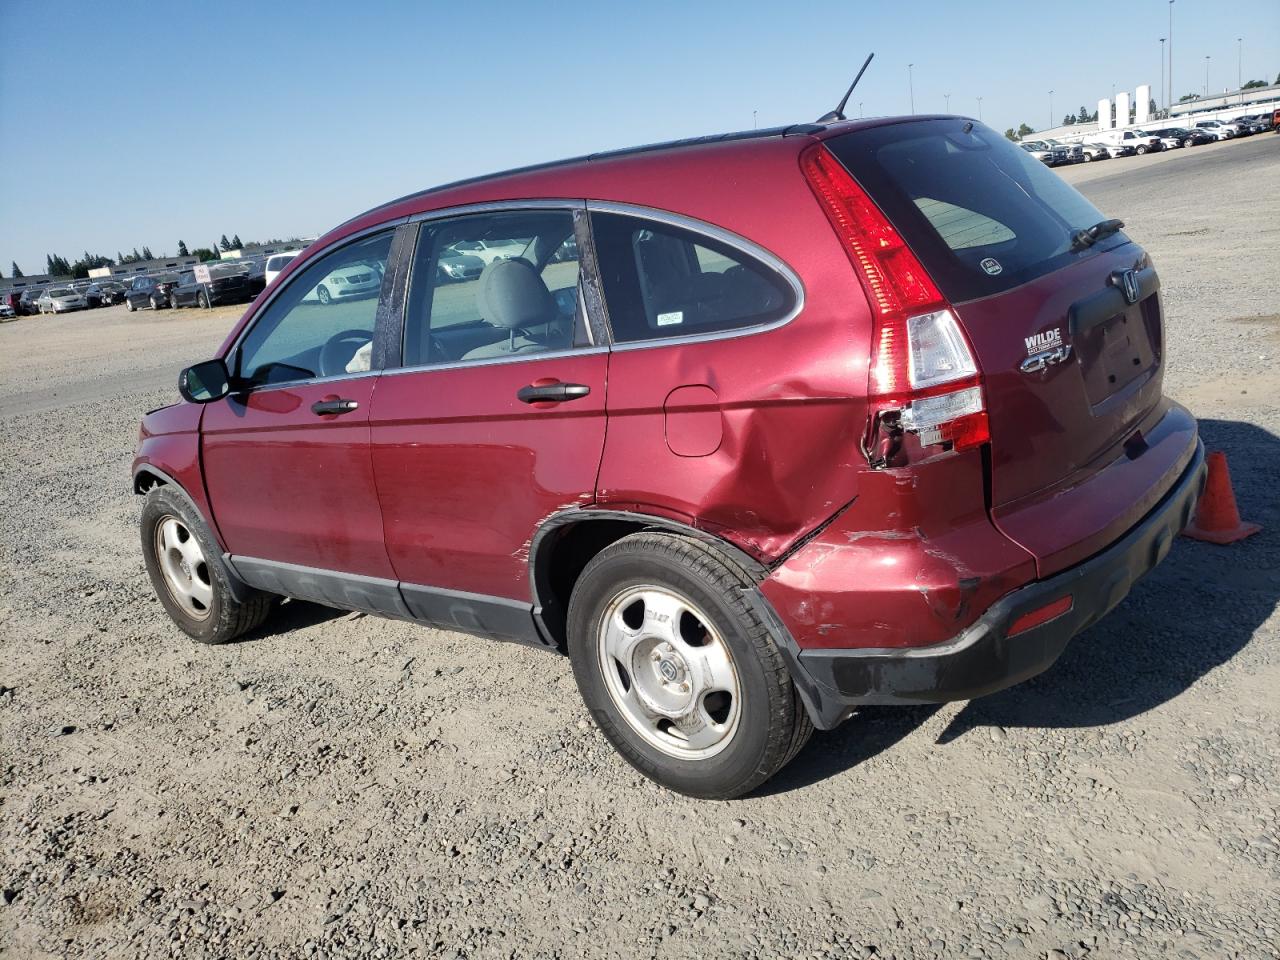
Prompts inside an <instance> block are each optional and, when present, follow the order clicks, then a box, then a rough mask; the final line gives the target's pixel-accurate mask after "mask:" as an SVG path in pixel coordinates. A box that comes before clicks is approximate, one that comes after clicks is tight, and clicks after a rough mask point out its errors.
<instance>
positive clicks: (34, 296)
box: [18, 287, 43, 317]
mask: <svg viewBox="0 0 1280 960" xmlns="http://www.w3.org/2000/svg"><path fill="white" fill-rule="evenodd" d="M42 292H43V290H42V289H41V288H40V287H27V289H25V290H23V291H22V295H21V296H20V297H18V313H20V314H22V315H23V316H27V317H29V316H31V315H32V314H36V313H39V312H40V304H39V300H40V294H41V293H42Z"/></svg>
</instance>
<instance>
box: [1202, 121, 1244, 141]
mask: <svg viewBox="0 0 1280 960" xmlns="http://www.w3.org/2000/svg"><path fill="white" fill-rule="evenodd" d="M1196 129H1197V130H1203V131H1205V132H1206V133H1208V134H1211V135H1212V136H1213V138H1214V139H1215V140H1231V139H1233V138H1234V137H1235V135H1236V127H1235V126H1234V125H1233V124H1229V123H1222V122H1220V121H1218V120H1201V121H1199V122H1197V123H1196Z"/></svg>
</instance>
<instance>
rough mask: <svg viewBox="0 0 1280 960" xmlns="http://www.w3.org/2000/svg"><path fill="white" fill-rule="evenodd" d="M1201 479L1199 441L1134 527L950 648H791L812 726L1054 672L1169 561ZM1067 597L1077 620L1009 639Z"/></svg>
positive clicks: (1068, 616)
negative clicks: (1090, 630) (1028, 618)
mask: <svg viewBox="0 0 1280 960" xmlns="http://www.w3.org/2000/svg"><path fill="white" fill-rule="evenodd" d="M1204 477H1205V465H1204V447H1203V445H1202V444H1201V443H1200V441H1198V440H1197V441H1196V450H1195V455H1194V456H1193V457H1192V459H1191V462H1190V464H1188V466H1187V467H1186V469H1185V470H1184V471H1183V473H1182V476H1181V477H1179V479H1178V482H1177V483H1176V484H1175V485H1174V486H1173V488H1172V489H1171V490H1170V491H1169V492H1168V493H1167V494H1166V495H1165V496H1164V498H1163V499H1162V500H1161V501H1160V502H1159V503H1158V504H1157V505H1156V506H1155V508H1154V509H1152V510H1151V511H1150V512H1149V513H1148V514H1147V516H1146V517H1145V518H1144V519H1143V520H1142V521H1141V522H1140V523H1138V525H1137V526H1135V527H1133V528H1132V529H1131V530H1130V531H1129V532H1128V533H1126V534H1125V535H1124V536H1123V537H1121V538H1120V539H1119V540H1117V541H1116V542H1115V543H1113V544H1112V545H1111V546H1109V547H1107V548H1106V549H1105V550H1103V551H1102V552H1101V553H1098V554H1096V555H1095V556H1093V557H1091V558H1090V559H1088V560H1086V561H1084V562H1083V563H1080V564H1077V565H1076V566H1074V567H1071V568H1069V569H1067V570H1064V571H1062V572H1061V573H1058V574H1056V575H1055V576H1052V577H1050V578H1048V579H1045V580H1040V581H1037V582H1035V583H1032V584H1030V585H1028V586H1025V587H1022V588H1020V589H1018V590H1015V591H1013V592H1012V593H1010V594H1008V595H1006V596H1005V597H1003V598H1002V599H1001V600H998V601H997V602H996V603H995V604H993V605H992V606H991V608H990V609H988V610H987V612H986V613H985V614H984V615H983V616H982V617H980V618H979V619H978V620H977V621H976V622H975V623H974V624H973V625H972V626H970V627H968V628H967V629H966V630H964V631H963V632H962V633H960V634H959V635H958V636H956V637H954V638H952V639H950V640H947V641H945V642H943V643H936V644H932V645H930V646H926V647H911V648H902V649H896V648H895V649H885V648H881V649H869V648H858V649H824V650H798V649H796V648H794V647H792V648H791V649H789V650H788V660H789V661H790V666H791V669H792V674H793V676H794V677H795V679H796V685H797V687H798V688H799V689H800V692H801V695H802V696H803V697H804V699H805V700H806V702H807V704H808V706H809V710H810V714H811V715H812V717H813V719H814V723H815V724H816V725H817V726H818V727H819V728H820V729H824V730H825V729H831V728H832V727H834V726H836V725H838V724H839V723H840V722H841V721H843V720H845V719H847V718H848V716H849V715H850V714H851V713H852V712H853V710H854V709H855V708H856V707H857V706H860V705H866V704H912V703H946V702H949V701H952V700H969V699H972V698H974V697H981V696H985V695H986V694H989V693H995V692H996V691H997V690H1003V689H1004V688H1006V687H1010V686H1013V685H1014V684H1016V683H1020V682H1021V681H1023V680H1026V679H1029V678H1030V677H1033V676H1035V675H1036V674H1038V673H1041V672H1043V671H1044V670H1047V669H1048V668H1049V667H1050V666H1052V665H1053V663H1054V661H1056V660H1057V659H1058V657H1059V656H1060V655H1061V654H1062V651H1063V650H1064V649H1065V648H1066V646H1067V643H1068V641H1070V639H1071V638H1072V637H1073V636H1075V635H1076V634H1077V633H1079V632H1080V631H1082V630H1084V629H1085V628H1086V627H1089V626H1091V625H1092V624H1094V623H1096V622H1097V621H1098V620H1100V619H1101V618H1102V617H1103V616H1105V615H1106V614H1107V613H1109V612H1110V611H1111V610H1112V609H1113V608H1114V607H1115V606H1116V605H1117V604H1118V603H1119V602H1120V601H1121V600H1123V599H1124V597H1125V596H1126V595H1127V594H1128V592H1129V590H1130V588H1131V587H1132V586H1133V584H1134V583H1136V582H1137V581H1138V580H1139V579H1140V578H1141V577H1142V576H1143V575H1144V574H1146V573H1147V572H1148V571H1150V570H1151V569H1152V568H1153V567H1155V566H1156V564H1158V563H1159V562H1160V561H1161V560H1163V559H1164V558H1165V556H1166V555H1167V554H1168V552H1169V548H1170V547H1171V545H1172V544H1173V540H1174V538H1175V537H1176V536H1177V535H1178V534H1179V533H1180V532H1181V531H1182V529H1183V528H1184V527H1186V526H1187V524H1188V523H1189V522H1190V520H1191V517H1192V515H1193V513H1194V511H1195V505H1196V501H1197V500H1198V499H1199V497H1200V491H1201V489H1202V487H1203V485H1204ZM1067 596H1070V597H1071V598H1072V607H1071V609H1070V610H1068V611H1067V612H1065V613H1063V614H1062V615H1060V616H1058V617H1055V618H1054V619H1052V620H1049V621H1048V622H1046V623H1043V624H1041V625H1040V626H1037V627H1032V628H1031V629H1029V630H1025V631H1023V632H1020V633H1018V634H1016V635H1015V636H1012V637H1011V636H1009V629H1010V627H1011V626H1012V625H1013V623H1014V622H1015V621H1016V620H1017V619H1018V618H1019V617H1021V616H1023V615H1024V614H1026V613H1029V612H1031V611H1035V610H1039V609H1040V608H1042V607H1044V606H1046V605H1047V604H1051V603H1053V602H1054V601H1055V600H1059V599H1061V598H1063V597H1067ZM761 613H762V614H765V615H766V616H768V615H769V614H771V613H772V611H771V610H767V611H766V610H762V611H761ZM770 619H774V621H775V626H776V627H780V626H781V624H780V623H778V622H777V621H776V618H773V617H770Z"/></svg>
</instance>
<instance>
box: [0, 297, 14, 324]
mask: <svg viewBox="0 0 1280 960" xmlns="http://www.w3.org/2000/svg"><path fill="white" fill-rule="evenodd" d="M17 315H18V311H16V310H14V309H13V306H12V305H11V304H10V303H9V301H8V300H7V299H0V319H3V320H12V319H13V318H14V317H16V316H17Z"/></svg>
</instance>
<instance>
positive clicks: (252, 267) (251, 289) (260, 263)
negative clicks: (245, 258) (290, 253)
mask: <svg viewBox="0 0 1280 960" xmlns="http://www.w3.org/2000/svg"><path fill="white" fill-rule="evenodd" d="M266 286H267V261H266V260H265V259H263V260H254V261H251V262H250V263H249V264H247V268H246V269H245V271H244V295H245V297H247V298H248V299H249V300H252V299H253V298H254V297H256V296H257V295H258V294H260V293H261V292H262V291H263V290H265V289H266Z"/></svg>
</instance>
